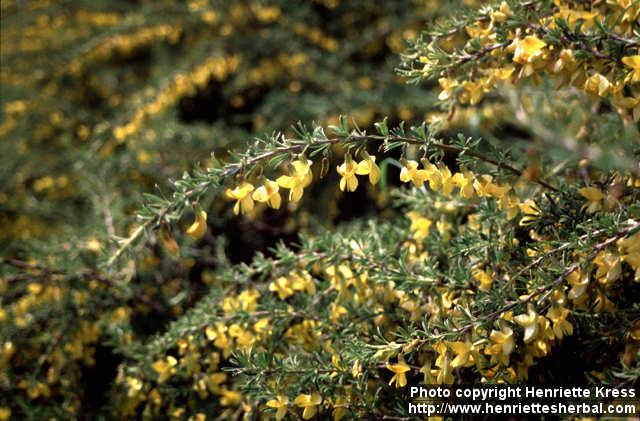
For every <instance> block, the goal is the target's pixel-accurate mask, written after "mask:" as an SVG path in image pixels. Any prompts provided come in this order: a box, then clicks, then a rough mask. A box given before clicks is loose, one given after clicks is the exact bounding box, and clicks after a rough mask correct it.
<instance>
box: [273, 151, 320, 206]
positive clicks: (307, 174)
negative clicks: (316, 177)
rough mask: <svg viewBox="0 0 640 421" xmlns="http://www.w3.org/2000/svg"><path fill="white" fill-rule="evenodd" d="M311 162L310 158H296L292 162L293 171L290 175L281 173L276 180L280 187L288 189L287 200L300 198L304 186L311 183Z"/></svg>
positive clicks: (295, 200)
mask: <svg viewBox="0 0 640 421" xmlns="http://www.w3.org/2000/svg"><path fill="white" fill-rule="evenodd" d="M311 164H312V162H311V161H310V160H307V161H306V162H305V161H302V160H297V161H294V162H292V164H291V165H292V166H293V172H292V173H291V175H281V176H280V177H278V179H277V180H276V183H278V185H279V186H280V187H284V188H285V189H289V200H290V201H292V202H297V201H299V200H300V198H302V193H303V192H304V188H305V187H307V186H308V185H309V184H311V181H312V180H313V173H312V172H311Z"/></svg>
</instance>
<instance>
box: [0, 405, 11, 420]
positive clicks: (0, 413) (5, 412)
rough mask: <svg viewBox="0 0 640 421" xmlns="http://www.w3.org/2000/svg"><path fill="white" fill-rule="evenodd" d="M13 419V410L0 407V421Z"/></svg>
mask: <svg viewBox="0 0 640 421" xmlns="http://www.w3.org/2000/svg"><path fill="white" fill-rule="evenodd" d="M9 418H11V410H10V409H9V408H5V407H0V421H9Z"/></svg>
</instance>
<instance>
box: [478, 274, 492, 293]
mask: <svg viewBox="0 0 640 421" xmlns="http://www.w3.org/2000/svg"><path fill="white" fill-rule="evenodd" d="M473 277H474V278H475V279H476V281H478V282H480V291H489V290H490V289H491V284H492V283H493V278H492V277H491V275H489V274H488V273H487V272H485V271H484V270H482V269H477V270H475V271H474V272H473Z"/></svg>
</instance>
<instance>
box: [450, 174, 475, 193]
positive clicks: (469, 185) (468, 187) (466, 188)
mask: <svg viewBox="0 0 640 421" xmlns="http://www.w3.org/2000/svg"><path fill="white" fill-rule="evenodd" d="M473 181H474V179H473V173H471V172H469V171H464V172H461V173H456V174H455V175H454V176H453V182H454V183H455V185H456V186H458V187H459V188H460V196H462V197H463V198H465V199H471V198H472V197H473V193H474V192H475V189H474V188H473Z"/></svg>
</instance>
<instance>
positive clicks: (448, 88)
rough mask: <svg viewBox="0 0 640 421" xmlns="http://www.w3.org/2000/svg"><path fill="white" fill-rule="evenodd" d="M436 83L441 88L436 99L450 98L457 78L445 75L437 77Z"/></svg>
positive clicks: (456, 83)
mask: <svg viewBox="0 0 640 421" xmlns="http://www.w3.org/2000/svg"><path fill="white" fill-rule="evenodd" d="M438 83H439V84H440V87H441V88H442V92H440V95H438V99H439V100H440V101H444V100H446V99H449V98H451V97H452V96H453V90H454V89H455V88H456V87H457V86H458V81H457V80H455V79H449V78H445V77H442V78H440V79H438Z"/></svg>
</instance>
